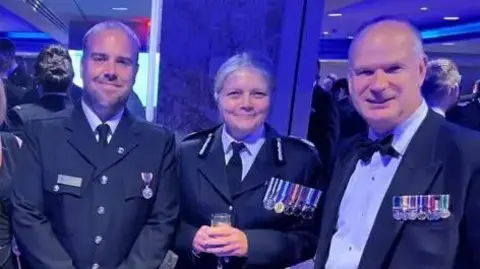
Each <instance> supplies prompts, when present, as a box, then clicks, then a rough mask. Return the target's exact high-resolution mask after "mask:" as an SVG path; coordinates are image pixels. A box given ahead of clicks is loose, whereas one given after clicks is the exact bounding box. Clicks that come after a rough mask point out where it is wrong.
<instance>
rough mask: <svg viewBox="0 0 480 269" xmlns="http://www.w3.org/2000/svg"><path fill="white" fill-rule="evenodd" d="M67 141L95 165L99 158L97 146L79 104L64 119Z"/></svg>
mask: <svg viewBox="0 0 480 269" xmlns="http://www.w3.org/2000/svg"><path fill="white" fill-rule="evenodd" d="M65 129H66V130H67V141H68V143H70V144H71V145H72V146H73V148H75V150H76V151H78V152H79V153H80V155H82V157H83V158H84V159H85V160H86V161H87V162H88V163H90V164H91V165H92V166H94V167H97V165H98V164H99V160H100V157H101V156H100V154H99V146H98V143H97V141H96V139H95V134H94V133H93V131H92V129H91V127H90V125H89V124H88V121H87V118H86V116H85V114H84V113H83V111H82V107H81V105H77V106H76V107H75V108H73V109H72V111H71V114H70V117H69V118H67V119H66V121H65Z"/></svg>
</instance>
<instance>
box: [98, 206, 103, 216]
mask: <svg viewBox="0 0 480 269" xmlns="http://www.w3.org/2000/svg"><path fill="white" fill-rule="evenodd" d="M97 213H98V214H99V215H103V214H105V207H103V206H99V207H98V208H97Z"/></svg>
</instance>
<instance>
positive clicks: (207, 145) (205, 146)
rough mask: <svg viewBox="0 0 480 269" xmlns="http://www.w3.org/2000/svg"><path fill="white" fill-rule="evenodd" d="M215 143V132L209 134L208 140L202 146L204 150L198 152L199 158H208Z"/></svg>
mask: <svg viewBox="0 0 480 269" xmlns="http://www.w3.org/2000/svg"><path fill="white" fill-rule="evenodd" d="M212 142H213V132H212V133H209V134H208V136H207V139H205V142H203V144H202V148H201V149H200V151H199V152H198V156H199V157H201V158H203V157H205V156H207V153H208V152H209V151H210V147H211V146H212Z"/></svg>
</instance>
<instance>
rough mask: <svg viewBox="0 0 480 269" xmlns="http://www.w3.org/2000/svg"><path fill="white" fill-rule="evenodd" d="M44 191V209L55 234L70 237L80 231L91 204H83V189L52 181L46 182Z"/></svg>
mask: <svg viewBox="0 0 480 269" xmlns="http://www.w3.org/2000/svg"><path fill="white" fill-rule="evenodd" d="M43 189H44V194H45V195H44V208H43V209H44V212H45V215H46V217H47V218H48V220H49V221H50V223H51V225H52V228H53V230H54V231H55V233H58V234H61V235H70V234H72V233H74V231H75V230H78V229H77V226H78V225H79V224H80V223H82V221H84V220H82V218H83V217H84V216H85V214H84V213H85V212H88V204H89V203H82V196H83V190H82V187H81V186H78V187H77V186H70V185H65V184H60V183H57V180H53V179H52V180H46V181H45V182H44V184H43Z"/></svg>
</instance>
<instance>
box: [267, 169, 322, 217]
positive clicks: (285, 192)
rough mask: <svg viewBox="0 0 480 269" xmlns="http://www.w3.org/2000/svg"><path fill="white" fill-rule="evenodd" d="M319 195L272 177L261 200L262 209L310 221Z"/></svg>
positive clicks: (311, 190)
mask: <svg viewBox="0 0 480 269" xmlns="http://www.w3.org/2000/svg"><path fill="white" fill-rule="evenodd" d="M321 195H322V192H321V191H320V190H316V189H312V188H309V187H306V186H302V185H299V184H295V183H292V182H289V181H285V180H282V179H280V178H276V177H272V178H271V179H270V181H269V183H268V188H267V192H266V193H265V197H264V198H263V207H264V208H265V209H267V210H274V211H275V212H276V213H277V214H281V213H284V214H286V215H294V216H297V217H302V218H304V219H311V218H313V213H314V211H315V209H316V208H317V204H318V201H319V200H320V196H321Z"/></svg>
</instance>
